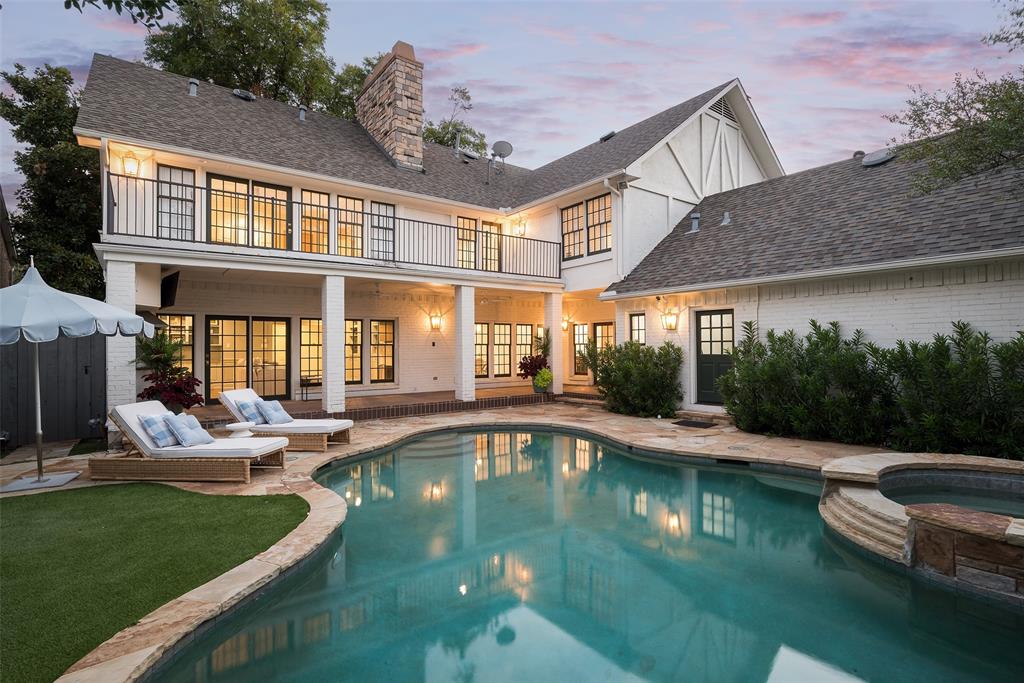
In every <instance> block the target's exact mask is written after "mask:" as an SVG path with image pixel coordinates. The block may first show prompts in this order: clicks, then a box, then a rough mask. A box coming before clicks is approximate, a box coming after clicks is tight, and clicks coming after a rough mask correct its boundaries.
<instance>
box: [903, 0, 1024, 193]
mask: <svg viewBox="0 0 1024 683" xmlns="http://www.w3.org/2000/svg"><path fill="white" fill-rule="evenodd" d="M1003 4H1004V5H1005V6H1006V7H1007V8H1008V18H1007V23H1006V24H1005V25H1004V26H1003V27H1002V28H1000V29H999V30H998V31H997V32H995V33H993V34H990V35H989V36H987V37H986V38H985V42H988V43H989V44H992V45H997V44H1005V45H1007V46H1008V48H1009V50H1010V51H1013V50H1015V49H1017V48H1020V47H1021V46H1024V0H1007V1H1006V2H1004V3H1003ZM911 91H912V93H913V96H912V97H911V98H910V99H909V100H907V108H906V109H905V110H903V111H901V112H899V113H897V114H892V115H890V116H887V117H886V118H887V119H889V120H890V121H892V122H893V123H897V124H900V125H903V126H905V127H906V132H905V133H904V135H903V137H902V138H900V139H896V138H894V139H893V143H895V144H899V145H906V146H901V148H900V156H901V157H902V158H903V159H904V160H905V161H920V160H926V161H927V162H928V167H927V170H926V171H925V172H924V173H922V174H921V175H919V176H918V178H917V179H916V180H915V184H916V186H917V189H918V190H920V191H922V192H931V191H934V190H936V189H939V188H942V187H946V186H948V185H951V184H953V183H956V182H959V181H961V180H964V179H966V178H970V177H972V176H975V175H978V174H981V173H985V172H988V171H991V170H993V169H996V168H999V167H1001V166H1005V165H1011V166H1014V167H1018V168H1019V167H1022V166H1024V67H1020V68H1018V69H1016V70H1015V71H1012V72H1010V73H1008V74H1006V75H1004V76H1001V77H1000V78H998V79H995V80H990V79H988V78H987V77H986V76H985V74H983V73H982V72H980V71H976V72H975V73H974V75H973V76H964V75H963V74H959V73H958V74H956V75H955V76H954V79H953V85H952V87H950V88H949V89H948V90H943V89H940V90H937V91H935V92H928V91H926V90H924V89H923V88H921V87H916V88H911ZM907 143H912V144H907Z"/></svg>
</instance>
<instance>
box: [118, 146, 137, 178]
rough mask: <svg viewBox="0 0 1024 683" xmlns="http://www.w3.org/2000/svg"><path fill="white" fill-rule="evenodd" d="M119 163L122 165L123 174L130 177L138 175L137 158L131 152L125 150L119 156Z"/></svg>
mask: <svg viewBox="0 0 1024 683" xmlns="http://www.w3.org/2000/svg"><path fill="white" fill-rule="evenodd" d="M121 165H122V166H124V174H125V175H130V176H132V177H138V175H139V158H138V157H137V156H135V154H134V153H132V152H126V153H125V154H124V156H122V157H121Z"/></svg>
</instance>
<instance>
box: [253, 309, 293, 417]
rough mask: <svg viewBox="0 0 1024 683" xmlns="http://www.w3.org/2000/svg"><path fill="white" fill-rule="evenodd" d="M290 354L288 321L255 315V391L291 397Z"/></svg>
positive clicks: (271, 395)
mask: <svg viewBox="0 0 1024 683" xmlns="http://www.w3.org/2000/svg"><path fill="white" fill-rule="evenodd" d="M288 356H289V353H288V320H287V319H285V318H253V319H252V388H253V391H255V392H256V393H257V394H259V395H260V396H262V397H263V398H287V397H288V370H289V368H288Z"/></svg>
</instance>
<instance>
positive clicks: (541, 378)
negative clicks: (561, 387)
mask: <svg viewBox="0 0 1024 683" xmlns="http://www.w3.org/2000/svg"><path fill="white" fill-rule="evenodd" d="M554 381H555V375H554V373H552V372H551V369H550V368H547V367H544V368H541V369H540V371H539V372H538V373H537V375H536V377H534V378H533V386H535V387H537V388H538V389H541V390H542V391H547V390H548V388H550V387H551V383H552V382H554Z"/></svg>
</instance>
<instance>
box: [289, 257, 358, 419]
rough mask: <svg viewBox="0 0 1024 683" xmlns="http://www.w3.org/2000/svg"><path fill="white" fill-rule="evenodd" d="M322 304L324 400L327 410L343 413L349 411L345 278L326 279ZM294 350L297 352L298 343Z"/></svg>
mask: <svg viewBox="0 0 1024 683" xmlns="http://www.w3.org/2000/svg"><path fill="white" fill-rule="evenodd" d="M320 301H321V319H322V320H323V387H322V389H321V392H322V393H321V399H322V402H323V407H324V410H326V411H327V412H329V413H340V412H342V411H343V410H345V278H343V277H339V276H336V275H328V276H326V277H324V283H323V287H322V290H321V293H320ZM293 329H294V326H293ZM292 336H293V338H294V336H295V335H292ZM292 347H293V348H295V344H294V343H293V344H292ZM292 355H293V356H294V355H295V354H294V353H293V354H292ZM292 364H293V365H294V361H293V363H292Z"/></svg>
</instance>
